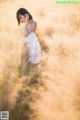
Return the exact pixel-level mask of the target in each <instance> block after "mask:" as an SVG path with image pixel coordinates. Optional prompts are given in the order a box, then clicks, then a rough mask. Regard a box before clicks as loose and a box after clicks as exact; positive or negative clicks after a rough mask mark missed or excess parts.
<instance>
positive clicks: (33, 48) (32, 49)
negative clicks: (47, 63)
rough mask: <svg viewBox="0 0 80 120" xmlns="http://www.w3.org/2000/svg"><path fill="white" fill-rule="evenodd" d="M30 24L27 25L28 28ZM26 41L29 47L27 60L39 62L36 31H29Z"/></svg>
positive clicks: (39, 52) (39, 55)
mask: <svg viewBox="0 0 80 120" xmlns="http://www.w3.org/2000/svg"><path fill="white" fill-rule="evenodd" d="M29 27H30V25H29V26H28V29H29ZM26 41H27V44H28V48H29V56H28V57H29V61H30V62H32V63H39V62H40V61H41V46H40V44H39V41H38V38H37V36H36V33H34V32H31V33H30V34H29V35H28V36H27V37H26Z"/></svg>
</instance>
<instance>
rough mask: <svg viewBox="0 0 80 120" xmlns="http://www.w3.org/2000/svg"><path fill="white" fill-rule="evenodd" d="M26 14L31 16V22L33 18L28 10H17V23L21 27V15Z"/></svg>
mask: <svg viewBox="0 0 80 120" xmlns="http://www.w3.org/2000/svg"><path fill="white" fill-rule="evenodd" d="M25 13H26V14H28V15H29V20H31V19H32V18H33V17H32V15H31V14H30V13H29V11H28V10H26V9H25V8H19V9H18V10H17V13H16V18H17V21H18V25H20V19H19V15H25Z"/></svg>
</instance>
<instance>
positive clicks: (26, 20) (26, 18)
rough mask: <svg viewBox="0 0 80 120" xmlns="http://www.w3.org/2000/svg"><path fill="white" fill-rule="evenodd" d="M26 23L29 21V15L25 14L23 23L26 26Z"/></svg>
mask: <svg viewBox="0 0 80 120" xmlns="http://www.w3.org/2000/svg"><path fill="white" fill-rule="evenodd" d="M28 21H29V15H28V14H25V23H27V24H28Z"/></svg>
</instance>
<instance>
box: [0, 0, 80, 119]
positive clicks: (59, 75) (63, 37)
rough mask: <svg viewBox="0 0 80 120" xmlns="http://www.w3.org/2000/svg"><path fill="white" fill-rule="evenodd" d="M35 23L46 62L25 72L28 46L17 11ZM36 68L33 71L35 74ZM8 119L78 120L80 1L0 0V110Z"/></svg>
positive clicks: (79, 112)
mask: <svg viewBox="0 0 80 120" xmlns="http://www.w3.org/2000/svg"><path fill="white" fill-rule="evenodd" d="M20 7H24V8H26V9H28V10H29V12H30V13H31V14H32V15H33V18H34V20H35V21H37V23H38V26H37V31H36V34H37V36H38V39H39V41H40V44H41V47H42V58H43V59H42V62H41V64H40V67H39V68H38V72H39V73H38V74H37V75H36V76H33V77H32V78H31V76H27V72H26V70H27V61H26V58H27V44H26V45H25V42H26V41H25V38H24V37H23V26H24V24H22V25H21V26H18V25H17V20H16V11H17V9H18V8H20ZM34 71H36V69H35V68H34V70H32V72H34ZM3 110H5V111H9V113H10V120H23V119H24V120H80V5H69V4H68V5H57V4H56V0H54V1H53V0H50V1H49V0H34V1H33V0H13V1H11V0H0V111H3Z"/></svg>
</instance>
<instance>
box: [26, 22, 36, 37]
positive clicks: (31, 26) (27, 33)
mask: <svg viewBox="0 0 80 120" xmlns="http://www.w3.org/2000/svg"><path fill="white" fill-rule="evenodd" d="M36 27H37V22H36V21H33V23H32V25H30V27H29V29H28V24H27V23H25V27H24V37H27V36H28V35H29V34H30V33H31V32H34V31H35V30H36Z"/></svg>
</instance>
